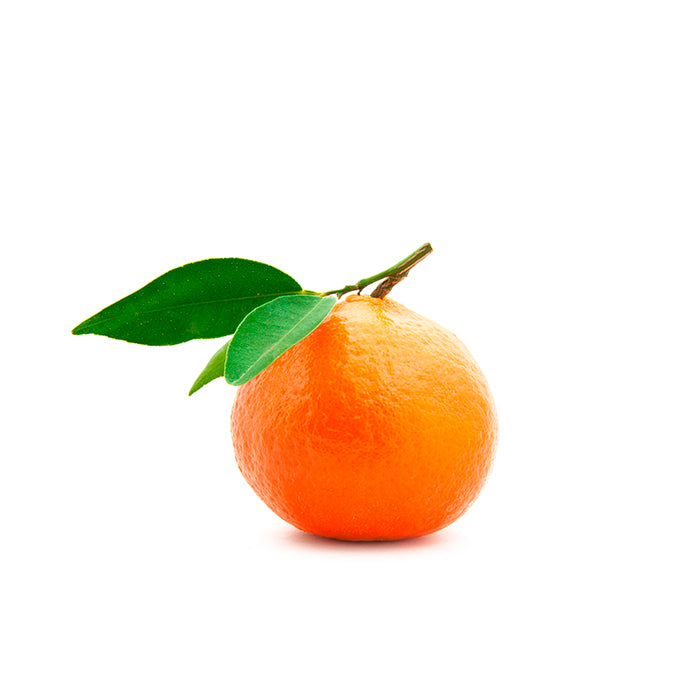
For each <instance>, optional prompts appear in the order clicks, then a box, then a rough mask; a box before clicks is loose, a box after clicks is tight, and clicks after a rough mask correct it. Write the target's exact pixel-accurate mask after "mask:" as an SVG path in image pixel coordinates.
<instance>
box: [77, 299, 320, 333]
mask: <svg viewBox="0 0 700 700" xmlns="http://www.w3.org/2000/svg"><path fill="white" fill-rule="evenodd" d="M292 294H299V295H301V294H302V292H301V291H299V292H276V293H274V294H255V295H253V296H247V297H225V298H223V299H205V300H203V301H190V302H184V303H182V304H171V305H170V306H159V307H158V308H156V309H140V310H136V311H130V312H125V313H121V314H118V315H116V316H109V317H107V318H101V319H96V320H95V321H93V322H92V323H87V321H85V322H83V323H81V324H80V325H79V326H78V328H80V329H84V328H95V327H97V326H101V325H103V324H105V323H110V322H112V321H119V320H120V319H123V318H134V317H135V316H143V315H147V314H156V313H162V312H164V311H174V310H175V309H183V308H186V307H188V306H203V305H205V304H223V303H226V302H232V301H250V300H251V299H268V298H270V299H274V298H275V297H280V296H289V295H292ZM309 296H311V295H309ZM99 313H102V312H98V314H99Z"/></svg>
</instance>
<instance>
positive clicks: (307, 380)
mask: <svg viewBox="0 0 700 700" xmlns="http://www.w3.org/2000/svg"><path fill="white" fill-rule="evenodd" d="M231 434H232V438H233V444H234V450H235V455H236V461H237V463H238V466H239V468H240V470H241V472H242V474H243V476H244V477H245V479H246V481H248V483H249V484H250V485H251V486H252V488H253V489H254V490H255V492H256V493H257V494H258V495H259V496H260V498H262V500H263V501H264V502H265V503H266V504H267V505H268V506H269V507H270V508H271V509H272V510H273V511H274V512H275V513H277V515H279V516H280V517H282V518H283V519H284V520H286V521H287V522H289V523H291V524H292V525H294V526H296V527H297V528H299V529H301V530H304V531H306V532H310V533H314V534H316V535H322V536H325V537H332V538H336V539H343V540H394V539H403V538H408V537H417V536H419V535H426V534H429V533H431V532H435V531H436V530H440V529H441V528H443V527H445V526H446V525H449V524H450V523H452V522H454V521H455V520H456V519H457V518H459V516H461V515H462V514H463V513H464V511H465V510H466V509H467V508H468V507H469V505H470V504H471V503H472V502H473V501H474V499H475V498H476V497H477V495H478V494H479V491H480V490H481V487H482V486H483V484H484V481H485V479H486V476H487V474H488V471H489V468H490V466H491V462H492V460H493V455H494V451H495V447H496V437H497V425H496V412H495V408H494V403H493V399H492V396H491V393H490V391H489V388H488V385H487V383H486V379H485V378H484V375H483V374H482V372H481V370H480V369H479V367H478V366H477V364H476V362H475V361H474V359H473V358H472V356H471V355H470V353H469V351H468V350H467V349H466V348H465V347H464V345H463V344H462V343H461V342H460V341H459V340H458V339H457V338H456V337H455V336H454V335H453V334H452V333H450V332H449V331H447V330H445V329H444V328H442V327H441V326H439V325H437V324H436V323H433V322H432V321H430V320H428V319H426V318H424V317H422V316H420V315H418V314H416V313H414V312H412V311H409V310H408V309H407V308H406V307H404V306H402V305H401V304H399V303H397V302H395V301H392V300H389V299H375V298H372V297H369V296H360V295H354V296H350V297H347V299H346V300H344V301H341V302H339V303H338V304H336V305H335V307H334V308H333V310H332V311H331V313H330V315H329V316H328V317H327V318H326V319H325V321H324V322H323V323H322V324H321V325H320V326H319V327H318V328H317V329H316V330H315V331H313V333H311V334H310V335H309V336H307V337H306V338H304V340H302V341H301V342H300V343H298V344H297V345H295V346H294V347H292V348H291V349H289V350H288V351H287V352H285V353H284V354H283V355H282V356H281V357H279V358H278V359H277V360H276V361H275V362H274V363H273V364H272V365H270V367H268V368H267V369H266V370H265V371H264V372H262V373H261V374H259V375H258V376H257V377H255V378H254V379H252V380H251V381H249V382H248V383H246V384H244V385H243V386H242V387H240V389H239V391H238V394H237V397H236V401H235V403H234V406H233V411H232V414H231Z"/></svg>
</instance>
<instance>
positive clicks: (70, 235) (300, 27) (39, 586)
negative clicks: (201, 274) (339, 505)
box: [0, 0, 700, 700]
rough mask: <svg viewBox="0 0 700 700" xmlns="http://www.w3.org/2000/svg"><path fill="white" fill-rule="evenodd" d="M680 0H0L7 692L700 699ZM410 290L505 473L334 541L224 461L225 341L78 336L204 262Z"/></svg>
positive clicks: (696, 183) (696, 61)
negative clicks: (453, 503)
mask: <svg viewBox="0 0 700 700" xmlns="http://www.w3.org/2000/svg"><path fill="white" fill-rule="evenodd" d="M699 35H700V22H699V21H698V6H697V3H694V2H674V1H668V0H665V1H664V2H660V1H659V2H631V1H630V2H623V1H619V0H617V1H616V0H605V1H601V2H598V1H595V0H594V1H593V2H585V3H583V2H554V1H551V2H544V1H538V0H535V1H534V2H504V1H498V0H495V1H491V2H439V1H433V2H386V1H382V0H372V1H371V2H364V1H356V2H353V3H341V2H327V1H326V2H320V1H319V2H308V1H303V0H302V1H298V2H266V1H264V0H260V1H255V2H245V3H244V2H218V3H217V2H196V3H195V2H167V3H166V2H154V1H148V0H138V2H130V1H125V2H119V3H116V2H115V3H108V2H87V1H85V2H77V1H75V0H66V1H64V2H32V1H31V0H22V2H20V1H19V0H15V1H12V0H10V2H7V3H4V4H3V6H2V10H1V11H0V71H1V83H0V89H1V95H0V97H1V99H2V109H1V110H0V122H1V128H0V148H1V151H0V178H1V180H0V187H1V189H0V197H1V201H0V217H1V220H0V225H1V230H2V241H3V243H2V250H3V265H2V268H3V269H2V275H1V276H0V285H2V314H3V324H2V329H3V330H2V333H3V338H2V347H3V356H4V359H3V367H4V371H3V382H2V393H1V396H2V405H3V418H2V426H3V438H2V467H1V468H2V473H1V482H0V557H1V558H0V567H1V569H2V570H1V572H0V573H1V576H0V587H2V593H1V595H0V660H1V661H0V664H1V670H0V695H1V696H2V697H3V698H6V699H7V700H19V699H25V698H31V699H32V700H33V699H42V700H43V699H46V698H71V699H72V700H81V699H88V698H90V699H91V700H93V699H95V698H99V699H100V700H105V699H111V698H119V699H122V698H133V699H141V698H143V699H148V700H152V699H153V698H168V699H169V700H173V699H180V698H183V699H185V698H187V699H189V698H193V699H194V698H197V699H200V698H207V700H218V699H220V698H221V699H223V698H274V697H291V698H297V697H299V698H301V697H304V698H358V697H367V698H430V697H462V698H538V699H539V698H592V697H595V698H623V697H635V698H697V697H699V696H700V680H699V677H698V655H699V653H700V648H699V643H698V642H699V640H698V626H699V624H700V614H699V613H700V610H699V606H698V589H699V588H700V577H699V576H698V568H697V567H698V532H699V531H700V518H699V516H698V487H699V486H700V478H699V476H698V468H699V467H700V459H699V455H698V452H699V450H698V423H699V420H698V419H699V418H700V416H699V411H698V392H699V390H700V376H699V372H698V357H699V350H700V347H699V345H700V344H699V343H698V308H697V306H698V292H699V289H698V287H699V284H698V280H697V260H698V257H697V252H696V245H695V244H696V243H697V239H698V231H699V224H700V212H699V199H698V194H699V192H700V166H699V163H700V138H699V132H700V128H699V126H700V99H699V92H698V85H699V82H698V79H699V77H700V75H699V73H700V68H699V67H700V49H699V42H698V36H699ZM426 240H430V241H431V242H432V244H433V246H434V248H435V252H434V253H433V255H431V256H430V257H429V258H428V259H426V260H425V261H424V262H422V263H421V264H420V266H419V267H417V268H416V269H415V270H414V271H413V272H412V273H411V275H410V276H409V278H408V279H407V280H405V281H404V282H402V283H401V284H400V285H399V286H398V287H397V288H396V289H395V290H394V291H393V292H392V297H393V298H395V299H396V300H398V301H401V302H403V303H404V304H406V305H407V306H409V307H411V308H412V309H414V310H416V311H418V312H420V313H422V314H424V315H426V316H428V317H430V318H432V319H434V320H436V321H438V322H439V323H442V324H443V325H445V326H447V327H448V328H450V329H451V330H452V331H454V332H455V333H456V334H457V335H459V336H460V337H461V338H462V339H463V340H464V342H465V343H466V344H467V345H468V346H469V348H470V349H471V351H472V352H473V354H474V355H475V356H476V358H477V360H478V361H479V363H480V364H481V366H482V369H483V370H484V372H485V373H486V375H487V377H488V378H489V381H490V383H491V387H492V390H493V392H494V395H495V397H496V402H497V407H498V410H499V416H500V430H501V436H500V447H499V452H498V456H497V459H496V463H495V468H494V471H493V474H492V478H491V479H490V481H489V482H488V484H487V486H486V488H485V490H484V492H483V494H482V496H481V497H480V499H479V500H478V502H477V503H476V504H475V505H474V506H473V508H472V509H471V510H470V511H469V512H468V514H467V515H466V516H465V517H464V518H462V519H461V520H460V521H458V522H457V523H456V524H454V525H453V526H451V527H449V528H448V529H446V530H444V531H443V532H442V533H439V534H436V535H434V536H431V537H427V538H423V539H419V540H415V541H407V542H402V543H396V544H346V543H339V542H333V541H326V540H321V539H317V538H314V537H311V536H307V535H303V534H301V533H299V532H297V531H295V530H294V529H293V528H291V527H290V526H288V525H286V524H285V523H284V522H282V521H281V520H279V519H278V518H277V517H276V516H275V515H273V514H272V513H271V512H270V511H268V510H267V508H266V507H265V506H264V505H263V504H262V503H261V502H260V501H259V500H258V499H257V497H256V496H255V495H254V494H253V492H252V491H251V489H250V488H249V487H248V486H247V484H246V483H245V482H244V481H243V478H242V477H241V476H240V474H239V473H238V471H237V469H236V466H235V463H234V460H233V454H232V448H231V445H230V439H229V432H228V431H229V426H228V418H229V411H230V406H231V403H232V400H233V395H234V392H233V390H232V388H231V387H228V386H226V385H225V384H224V383H223V382H217V383H216V384H215V385H211V386H209V387H207V388H206V389H204V390H202V391H201V392H200V393H199V394H197V395H196V396H194V397H193V398H188V397H187V390H188V388H189V386H190V384H191V382H192V380H193V379H194V377H195V376H196V375H197V373H198V372H199V370H200V369H201V368H202V366H203V365H204V364H205V363H206V361H207V359H208V358H209V356H210V354H211V353H212V352H213V351H214V350H215V349H217V348H218V347H219V344H220V341H218V340H213V341H196V342H192V343H188V344H185V345H180V346H175V347H170V348H148V347H141V346H136V345H130V344H125V343H121V342H118V341H111V340H107V339H105V338H99V337H96V336H83V337H73V336H71V335H70V329H71V328H72V327H73V326H74V325H76V324H77V323H78V322H80V321H82V320H83V319H84V318H86V317H87V316H89V315H91V314H93V313H94V312H96V311H97V310H99V309H100V308H102V307H103V306H105V305H107V304H108V303H110V302H112V301H115V300H116V299H117V298H119V297H121V296H124V295H125V294H128V293H129V292H131V291H133V290H135V289H136V288H137V287H140V286H141V285H143V284H145V283H146V282H148V281H149V280H150V279H152V278H153V277H155V276H157V275H159V274H161V273H162V272H165V271H166V270H168V269H170V268H172V267H176V266H178V265H181V264H183V263H185V262H189V261H193V260H198V259H202V258H207V257H212V256H239V257H248V258H254V259H259V260H263V261H265V262H268V263H271V264H274V265H277V266H278V267H280V268H282V269H284V270H285V271H288V272H289V273H290V274H292V275H294V276H295V277H296V278H297V279H299V280H300V281H301V283H302V284H303V285H304V286H306V287H308V288H311V289H316V290H320V291H322V290H324V289H328V288H332V287H335V286H341V285H343V284H346V283H348V282H353V281H355V280H356V279H358V278H360V277H364V276H367V275H370V274H372V273H374V272H377V271H379V270H381V269H384V268H385V267H387V266H388V265H390V264H392V263H393V262H395V261H397V260H399V259H400V258H402V257H404V256H405V255H407V254H408V253H410V252H411V251H412V250H413V249H414V248H416V247H418V245H420V244H421V243H423V242H424V241H426Z"/></svg>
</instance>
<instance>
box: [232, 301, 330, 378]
mask: <svg viewBox="0 0 700 700" xmlns="http://www.w3.org/2000/svg"><path fill="white" fill-rule="evenodd" d="M334 303H335V298H334V297H332V296H331V297H320V296H316V295H313V296H312V295H299V296H281V297H277V299H273V300H272V301H269V302H268V303H267V304H263V305H262V306H259V307H258V308H256V309H254V310H253V311H251V312H250V313H249V314H248V315H247V316H246V317H245V318H244V319H243V321H242V322H241V325H240V326H238V328H237V329H236V332H235V333H234V334H233V338H231V341H230V343H229V346H228V351H227V353H226V365H225V368H224V376H225V378H226V381H227V382H228V383H229V384H234V385H236V386H239V385H241V384H245V383H246V382H247V381H250V380H251V379H252V378H253V377H255V376H256V375H258V374H260V372H262V371H263V370H264V369H266V368H267V367H269V366H270V365H271V364H272V363H273V362H274V361H275V360H276V359H277V358H278V357H279V356H280V355H281V354H282V353H283V352H285V351H286V350H289V348H291V347H292V346H293V345H296V344H297V343H298V342H299V341H300V340H302V339H303V338H305V337H306V336H307V335H309V333H311V331H313V330H314V329H315V328H316V327H317V326H318V325H319V324H320V323H321V321H323V319H324V318H326V316H328V314H329V313H330V311H331V309H332V308H333V304H334Z"/></svg>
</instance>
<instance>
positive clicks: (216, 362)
mask: <svg viewBox="0 0 700 700" xmlns="http://www.w3.org/2000/svg"><path fill="white" fill-rule="evenodd" d="M229 342H230V340H227V341H226V343H225V344H224V345H223V346H222V347H220V348H219V349H218V350H217V351H216V352H215V353H214V354H213V355H212V358H211V360H209V362H208V364H207V366H206V367H205V368H204V369H203V370H202V371H201V372H200V374H199V376H198V377H197V379H195V380H194V384H193V385H192V388H191V389H190V393H189V395H190V396H192V394H194V392H195V391H199V390H200V389H201V388H202V387H203V386H204V385H205V384H209V382H213V381H214V380H215V379H218V378H219V377H223V376H224V364H225V363H226V350H227V349H228V344H229Z"/></svg>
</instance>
